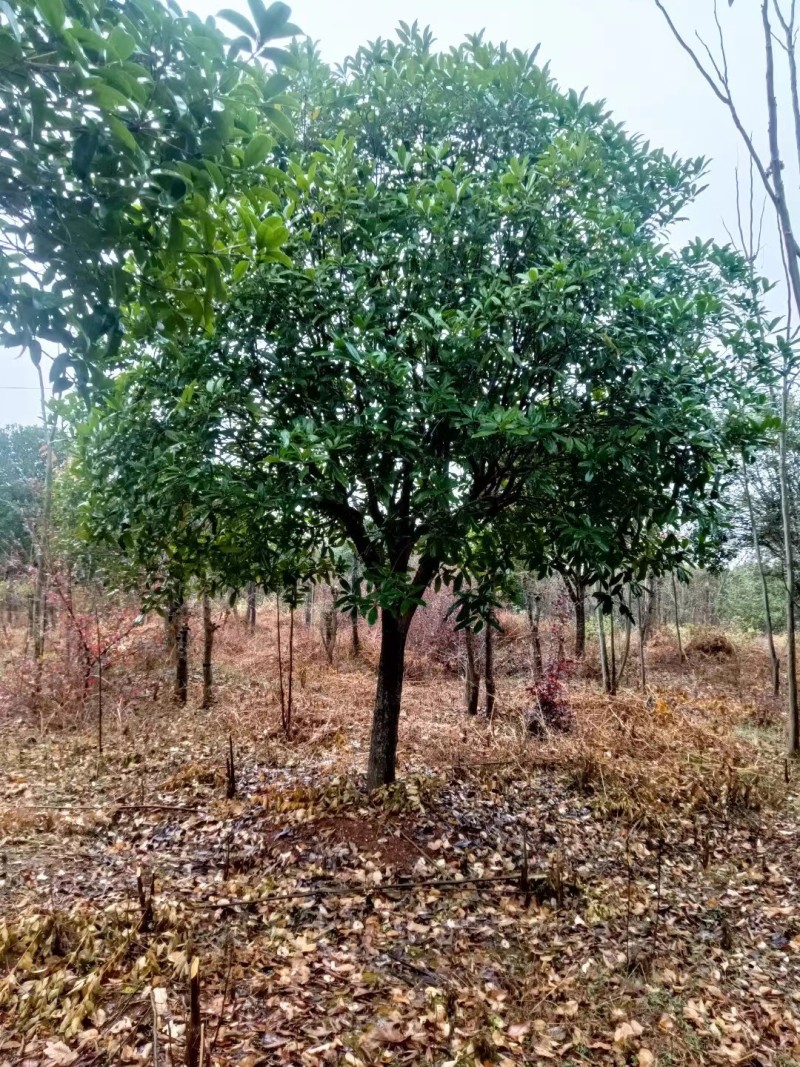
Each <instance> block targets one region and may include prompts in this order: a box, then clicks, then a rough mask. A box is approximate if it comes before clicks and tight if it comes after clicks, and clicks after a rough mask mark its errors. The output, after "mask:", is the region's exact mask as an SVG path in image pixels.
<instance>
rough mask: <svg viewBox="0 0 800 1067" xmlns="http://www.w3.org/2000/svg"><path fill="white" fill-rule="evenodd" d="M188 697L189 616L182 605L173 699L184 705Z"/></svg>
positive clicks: (184, 605)
mask: <svg viewBox="0 0 800 1067" xmlns="http://www.w3.org/2000/svg"><path fill="white" fill-rule="evenodd" d="M188 697H189V615H188V610H187V607H186V604H182V605H181V608H180V615H179V625H178V646H177V654H176V657H175V699H176V700H178V701H179V702H180V703H181V704H185V703H186V701H187V699H188Z"/></svg>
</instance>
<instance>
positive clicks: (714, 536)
mask: <svg viewBox="0 0 800 1067" xmlns="http://www.w3.org/2000/svg"><path fill="white" fill-rule="evenodd" d="M661 268H667V270H668V271H671V272H673V276H672V277H671V278H669V275H668V274H667V275H665V276H664V277H662V278H661V279H659V277H658V273H657V272H656V271H654V272H653V273H652V275H651V278H650V286H651V290H650V292H651V293H652V294H653V295H656V294H660V297H659V298H660V299H665V300H666V304H665V309H664V310H665V312H666V314H665V317H664V319H663V320H662V326H664V327H668V330H669V334H664V335H663V337H662V343H663V346H664V348H663V349H661V350H659V348H658V346H657V345H653V346H650V347H647V348H645V347H641V346H639V347H638V365H637V366H636V367H635V370H634V371H633V375H631V370H632V368H631V367H629V366H628V367H626V366H625V365H624V364H620V361H619V360H618V358H617V354H616V353H614V352H613V351H612V352H609V353H608V354H607V357H606V358H605V359H602V358H601V359H599V360H598V361H597V363H596V364H595V367H594V372H593V376H592V377H591V378H590V377H588V376H587V377H585V378H584V379H583V380H582V381H581V382H580V383H577V382H576V386H577V388H578V393H579V395H580V404H581V409H582V429H581V434H580V436H579V437H578V438H576V439H575V440H574V441H573V442H572V444H571V445H570V446H569V447H568V448H566V449H564V450H563V451H562V454H561V463H562V465H563V467H562V469H561V471H560V472H559V475H558V477H557V478H556V479H554V480H553V481H552V483H551V484H550V486H549V488H548V487H547V486H546V487H545V489H546V496H545V497H544V499H542V497H541V485H540V483H539V481H538V479H536V478H535V477H534V479H533V482H532V485H531V498H530V499H529V500H528V499H523V500H522V501H521V502H520V504H519V505H517V506H516V507H515V508H514V509H512V511H511V512H510V513H509V514H508V516H507V517H506V521H507V522H509V523H513V524H515V526H516V529H515V530H511V529H509V530H507V532H506V535H505V537H506V540H507V542H508V543H509V544H513V545H514V546H516V550H517V552H518V553H519V554H520V555H519V558H520V560H521V562H522V563H523V565H524V566H525V567H526V568H528V569H531V570H534V571H538V572H539V573H542V574H544V573H552V572H556V573H558V574H560V575H561V576H562V578H563V579H564V582H565V584H566V586H567V589H568V591H569V594H570V597H571V599H572V601H573V604H574V607H575V615H576V654H577V655H579V656H580V655H582V653H583V649H584V645H585V615H584V605H585V598H586V593H587V591H588V590H589V589H590V588H591V587H592V586H594V585H595V584H598V586H599V589H598V592H597V597H598V599H599V601H600V603H601V604H602V605H603V607H604V609H605V610H606V611H609V610H610V609H611V606H612V602H613V600H614V599H617V600H619V599H620V598H621V597H622V592H623V588H624V587H626V586H628V587H629V586H631V585H634V586H636V587H637V589H638V588H640V587H641V585H642V583H643V582H644V581H645V579H646V578H647V577H648V575H649V576H658V575H662V574H664V573H668V572H670V571H674V570H675V569H678V568H682V567H692V566H705V565H707V564H708V562H709V560H710V559H711V556H712V555H713V553H714V551H715V546H716V544H717V541H718V540H719V538H720V537H721V536H722V535H723V532H724V530H725V528H726V525H727V523H728V522H729V520H730V514H731V507H730V501H729V498H728V494H727V493H726V492H725V488H726V485H727V483H728V482H729V481H730V479H731V477H732V476H734V475H735V473H736V471H737V469H738V466H739V463H740V460H739V456H740V450H741V448H742V447H746V446H748V445H753V444H755V443H757V442H758V441H762V442H763V441H764V440H766V435H767V434H768V433H769V430H770V428H772V429H774V425H775V420H774V418H773V417H772V416H771V415H770V403H769V388H768V387H769V385H770V384H771V382H772V381H773V380H774V378H775V374H776V369H775V368H776V365H777V360H776V351H775V346H774V345H773V343H772V342H771V340H770V338H769V336H768V333H767V331H766V330H765V329H764V328H763V327H764V321H765V315H766V311H765V308H764V306H763V303H762V295H763V292H765V291H766V289H765V287H764V286H762V285H759V286H755V287H754V286H752V284H751V283H750V280H749V278H748V273H747V272H748V264H747V262H746V261H745V260H744V259H743V258H742V257H741V256H739V255H738V254H737V253H736V252H734V251H732V250H731V249H730V248H720V247H716V246H710V245H709V246H706V245H702V244H698V243H695V244H693V245H691V246H689V247H688V248H686V249H685V250H684V251H683V253H682V257H681V268H680V272H678V273H674V264H672V263H670V262H668V261H667V260H663V261H662V263H661ZM661 268H659V269H661ZM688 270H692V271H694V272H695V277H693V278H691V281H690V284H689V286H688V287H687V286H686V285H685V284H684V281H683V280H682V279H681V274H683V272H684V271H688ZM697 274H702V276H703V283H702V284H698V278H697ZM685 277H686V278H688V277H689V275H688V274H687V275H685ZM681 287H683V290H684V291H683V295H682V296H681V295H679V294H680V291H681ZM628 295H629V296H633V295H634V294H633V293H629V294H628ZM676 300H677V301H678V303H677V304H676V303H675V301H676ZM669 302H673V310H674V311H675V312H676V314H675V315H674V317H673V320H672V323H671V324H670V323H669V318H668V317H667V315H668V313H669V310H668V305H669ZM630 306H631V308H632V309H635V308H636V301H635V299H634V300H633V302H632V303H631V305H630ZM634 313H635V310H634ZM618 327H619V328H620V329H621V327H622V323H621V320H620V322H619V323H618ZM636 329H638V326H635V327H634V330H636ZM654 340H655V338H654ZM676 342H677V345H676ZM631 343H632V344H635V336H633V335H632V336H631ZM670 350H671V351H672V352H673V353H674V355H675V358H671V359H667V358H664V356H665V353H668V352H669V351H670ZM692 352H693V353H694V355H693V357H692V360H691V363H687V362H684V361H683V357H682V355H681V353H692ZM587 370H588V367H587ZM620 370H622V373H621V374H620V373H619V372H620ZM576 396H577V394H576ZM678 531H681V533H680V534H679V533H678Z"/></svg>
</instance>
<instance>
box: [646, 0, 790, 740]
mask: <svg viewBox="0 0 800 1067" xmlns="http://www.w3.org/2000/svg"><path fill="white" fill-rule="evenodd" d="M654 2H655V5H656V7H657V8H658V9H659V11H661V13H662V15H663V16H664V18H665V20H666V22H667V24H668V26H669V28H670V31H671V32H672V34H673V36H674V37H675V39H676V41H677V42H678V44H679V45H680V46H681V48H683V50H684V51H685V52H686V53H687V55H689V57H690V58H691V60H692V62H693V63H694V65H695V66H696V67H697V69H698V71H699V73H700V74H701V76H702V77H703V79H704V80H705V81H706V83H707V84H708V86H709V88H710V89H711V91H712V92H713V93H714V95H715V96H716V97H717V99H718V100H719V101H720V103H721V104H723V106H724V107H725V108H726V109H727V111H728V114H729V116H730V118H731V121H732V122H733V125H734V127H735V128H736V131H737V132H738V134H739V136H740V137H741V139H742V142H743V144H744V146H745V148H746V150H747V153H748V156H749V158H750V160H751V162H752V165H753V168H754V171H755V173H756V174H757V175H758V178H759V180H760V182H761V185H762V187H763V189H764V192H765V194H766V196H767V199H768V201H769V203H770V205H771V207H772V208H773V209H774V218H775V222H776V225H777V231H778V236H779V240H780V247H781V251H782V255H783V263H784V268H785V275H786V289H787V299H788V305H789V314H788V320H787V324H786V337H785V338H783V339H781V345H780V351H781V354H782V356H783V365H782V376H781V385H780V389H779V390H778V391H777V395H776V398H775V399H776V405H777V407H778V412H779V414H780V417H781V420H782V422H783V428H782V430H781V432H780V433H779V436H778V454H779V472H780V474H779V485H780V497H781V529H782V537H783V545H784V550H783V559H784V574H785V598H786V628H787V695H788V730H787V734H788V748H789V751H790V752H791V753H793V754H798V753H800V701H798V692H797V664H796V656H797V654H796V647H795V605H794V586H795V575H794V550H793V545H792V526H793V521H794V520H793V514H792V512H793V501H792V498H791V495H790V488H789V472H788V448H787V437H786V435H787V424H788V419H789V408H790V406H791V386H792V380H793V377H794V374H795V371H796V367H797V362H796V352H795V347H794V345H793V343H792V342H793V341H794V339H795V335H794V332H793V329H792V322H793V320H794V322H795V323H797V322H798V320H800V243H798V240H797V236H796V235H797V232H798V218H797V207H796V204H795V202H794V199H793V196H792V194H791V190H792V189H795V188H796V187H797V183H798V180H800V91H799V90H798V84H799V83H798V65H797V34H798V30H799V29H800V25H798V22H797V5H796V3H795V2H794V0H791V3H788V4H787V3H783V2H782V0H761V2H760V5H759V7H760V13H761V27H760V31H761V33H760V44H759V47H762V48H763V61H764V69H765V96H764V103H765V112H764V114H765V123H764V128H763V130H762V132H761V133H760V134H759V135H757V136H756V135H753V134H751V133H750V132H749V131H748V129H747V128H746V126H745V125H744V122H743V121H742V117H741V114H740V110H739V105H738V101H737V97H736V92H735V87H734V82H733V74H732V71H731V68H730V65H729V62H728V50H727V47H726V40H725V33H724V28H723V23H722V19H721V17H720V15H719V12H718V9H717V3H716V0H715V2H714V21H715V24H716V27H717V32H718V41H717V47H716V49H715V50H712V49H710V48H709V47H708V45H706V44H705V42H703V41H702V40H701V46H702V48H703V54H702V56H701V53H700V52H698V51H697V50H696V49H695V48H693V47H692V45H690V44H689V42H688V41H687V39H686V38H685V36H684V35H683V34H682V33H681V31H680V30H679V29H678V27H677V25H676V24H675V22H674V20H673V19H672V17H671V15H670V13H669V11H668V8H667V6H666V4H665V3H664V2H663V0H654ZM728 6H729V7H731V6H733V0H729V3H728ZM756 40H758V38H756ZM776 52H777V57H778V61H779V62H778V63H776ZM781 62H782V63H783V68H782V69H781V67H780V66H779V63H781ZM785 130H789V131H791V135H790V149H789V151H788V152H786V151H783V150H782V148H781V141H782V138H783V137H785V132H784V131H785ZM787 167H788V168H790V169H789V170H788V171H787Z"/></svg>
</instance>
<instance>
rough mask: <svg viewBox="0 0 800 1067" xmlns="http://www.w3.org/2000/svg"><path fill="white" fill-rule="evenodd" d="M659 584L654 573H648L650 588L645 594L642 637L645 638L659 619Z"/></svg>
mask: <svg viewBox="0 0 800 1067" xmlns="http://www.w3.org/2000/svg"><path fill="white" fill-rule="evenodd" d="M660 594H661V584H660V582H659V580H658V578H656V576H655V575H654V574H651V575H650V590H649V592H648V595H647V616H646V617H645V623H644V639H645V641H647V639H648V638H649V637H650V635H651V634H652V632H653V630H654V629H655V627H656V626H658V624H659V621H660V605H659V601H660V599H661V596H660Z"/></svg>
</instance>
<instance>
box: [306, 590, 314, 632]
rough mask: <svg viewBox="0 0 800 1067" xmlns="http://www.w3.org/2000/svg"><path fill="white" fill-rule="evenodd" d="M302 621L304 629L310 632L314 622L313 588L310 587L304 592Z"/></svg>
mask: <svg viewBox="0 0 800 1067" xmlns="http://www.w3.org/2000/svg"><path fill="white" fill-rule="evenodd" d="M304 621H305V624H306V629H307V630H310V629H311V626H312V624H313V622H314V586H313V585H310V586H309V587H308V590H307V591H306V600H305V611H304Z"/></svg>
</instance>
